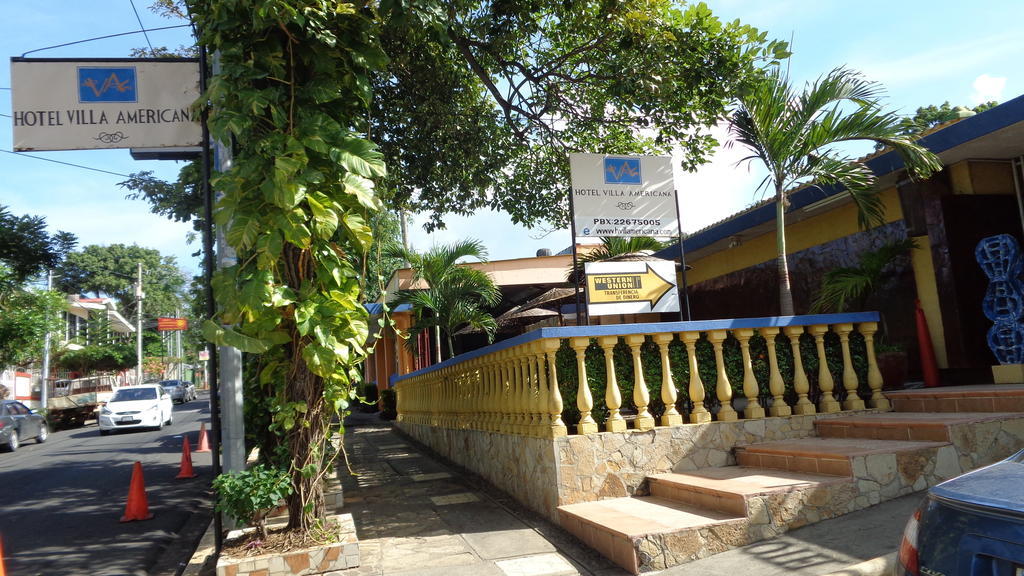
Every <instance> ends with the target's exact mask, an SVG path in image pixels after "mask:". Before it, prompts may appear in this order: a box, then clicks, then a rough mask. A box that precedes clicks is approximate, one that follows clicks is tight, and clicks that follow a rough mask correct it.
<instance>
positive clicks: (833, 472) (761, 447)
mask: <svg viewBox="0 0 1024 576" xmlns="http://www.w3.org/2000/svg"><path fill="white" fill-rule="evenodd" d="M948 445H949V444H948V443H947V442H905V441H896V440H869V439H861V438H852V439H849V438H803V439H797V440H781V441H776V442H762V443H760V444H751V445H748V446H737V447H736V463H737V464H739V465H740V466H750V467H755V468H773V469H777V470H790V471H793V472H809V473H811V474H827V475H830V476H845V477H853V476H854V461H855V460H857V459H861V460H863V459H865V458H867V457H869V456H875V455H893V456H896V455H898V454H918V453H921V452H922V451H923V452H927V453H928V454H926V456H929V457H931V456H934V452H935V451H936V450H937V449H938V448H941V447H943V446H948Z"/></svg>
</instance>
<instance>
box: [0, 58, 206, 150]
mask: <svg viewBox="0 0 1024 576" xmlns="http://www.w3.org/2000/svg"><path fill="white" fill-rule="evenodd" d="M11 91H12V95H11V101H12V103H13V106H12V108H13V110H12V112H11V117H12V123H13V124H14V150H15V151H19V152H25V151H29V150H84V149H93V148H163V147H168V146H197V145H199V144H201V143H202V128H201V126H200V124H199V115H198V114H196V113H195V112H193V110H192V103H193V102H195V101H196V99H197V98H198V97H199V64H198V62H197V61H195V60H189V59H126V60H110V59H103V60H66V59H60V60H57V59H52V60H51V59H46V58H40V59H34V58H12V59H11Z"/></svg>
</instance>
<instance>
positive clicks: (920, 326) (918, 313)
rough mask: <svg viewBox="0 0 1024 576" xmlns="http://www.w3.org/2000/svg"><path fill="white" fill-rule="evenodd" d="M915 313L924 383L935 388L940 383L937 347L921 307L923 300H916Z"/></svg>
mask: <svg viewBox="0 0 1024 576" xmlns="http://www.w3.org/2000/svg"><path fill="white" fill-rule="evenodd" d="M914 308H915V311H914V314H915V318H916V320H917V344H918V346H919V347H920V349H921V375H922V376H923V377H924V385H925V386H927V387H928V388H934V387H936V386H938V385H939V383H940V382H939V364H938V362H936V360H935V347H934V346H932V337H931V334H930V333H929V332H928V320H927V319H926V318H925V316H924V310H922V309H921V301H920V300H917V301H915V302H914Z"/></svg>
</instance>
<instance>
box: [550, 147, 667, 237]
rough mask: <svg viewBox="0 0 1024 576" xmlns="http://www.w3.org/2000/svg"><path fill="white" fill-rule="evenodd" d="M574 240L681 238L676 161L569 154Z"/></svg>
mask: <svg viewBox="0 0 1024 576" xmlns="http://www.w3.org/2000/svg"><path fill="white" fill-rule="evenodd" d="M569 168H570V171H571V174H572V201H573V223H574V224H575V226H576V237H577V238H582V237H588V236H589V237H602V236H655V237H666V236H676V235H678V234H679V216H678V209H677V207H676V188H675V180H674V179H673V177H672V159H671V158H669V157H662V156H609V155H604V154H570V155H569Z"/></svg>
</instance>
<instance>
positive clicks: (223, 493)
mask: <svg viewBox="0 0 1024 576" xmlns="http://www.w3.org/2000/svg"><path fill="white" fill-rule="evenodd" d="M213 488H214V490H216V491H217V496H218V498H217V505H216V509H217V511H218V512H223V513H224V514H227V515H228V517H230V518H231V519H232V520H234V521H235V522H236V523H238V524H240V525H246V526H252V527H254V528H256V535H257V537H258V538H263V537H265V536H266V534H267V526H266V519H267V515H268V514H269V513H270V512H271V511H272V510H273V509H274V507H275V506H277V505H278V503H279V502H281V501H282V500H284V499H285V498H287V497H288V496H289V495H290V494H291V493H292V486H291V478H290V477H289V476H288V473H287V472H286V471H284V470H280V469H277V468H268V467H265V466H263V465H262V464H257V465H256V466H253V467H252V468H249V469H248V470H243V471H241V472H233V473H230V474H221V475H219V476H217V477H216V478H214V479H213Z"/></svg>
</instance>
